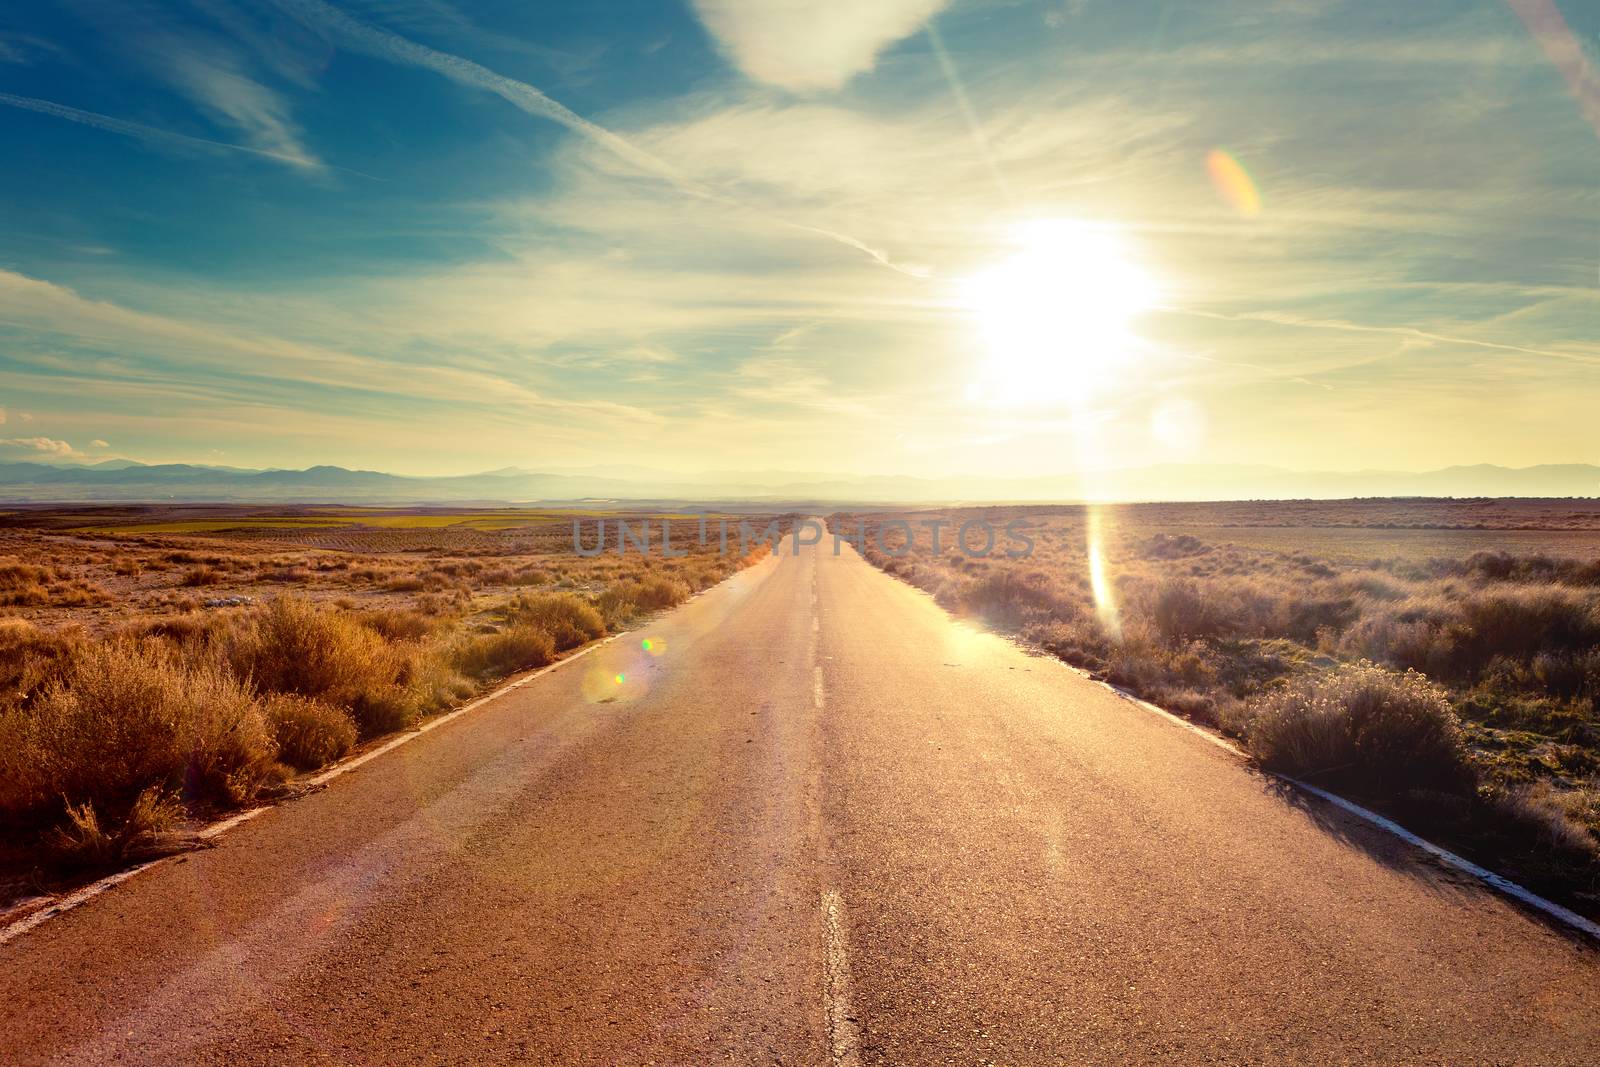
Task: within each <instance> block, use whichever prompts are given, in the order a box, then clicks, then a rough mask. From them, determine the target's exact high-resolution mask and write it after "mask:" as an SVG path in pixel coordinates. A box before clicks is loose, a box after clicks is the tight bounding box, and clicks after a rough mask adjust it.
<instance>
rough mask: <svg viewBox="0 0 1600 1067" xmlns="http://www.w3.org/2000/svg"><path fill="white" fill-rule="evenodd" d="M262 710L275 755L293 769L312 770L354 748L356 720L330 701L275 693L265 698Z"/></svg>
mask: <svg viewBox="0 0 1600 1067" xmlns="http://www.w3.org/2000/svg"><path fill="white" fill-rule="evenodd" d="M263 714H264V715H265V716H266V720H267V726H268V728H269V729H270V730H271V731H272V738H273V740H274V741H275V742H276V743H277V746H278V758H279V759H280V760H282V761H283V762H284V763H287V764H288V765H289V766H291V767H293V768H295V769H296V770H302V771H308V770H314V769H316V768H318V767H322V766H324V765H326V764H329V763H332V762H333V761H334V760H336V759H339V758H340V757H341V756H344V755H346V754H347V753H349V751H350V750H351V749H353V748H355V745H356V724H355V721H354V720H352V719H351V718H350V716H349V715H347V714H346V713H345V712H344V711H342V710H340V709H339V708H337V707H334V706H333V705H332V704H327V703H324V702H323V701H320V700H313V699H311V698H309V697H303V696H297V695H295V694H292V693H275V694H273V695H272V696H270V697H268V698H267V700H266V701H265V703H264V705H263Z"/></svg>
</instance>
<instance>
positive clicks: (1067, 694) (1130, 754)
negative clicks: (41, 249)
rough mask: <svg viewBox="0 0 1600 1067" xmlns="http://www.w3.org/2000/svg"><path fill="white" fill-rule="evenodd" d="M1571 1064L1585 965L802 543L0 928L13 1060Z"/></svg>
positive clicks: (1227, 761)
mask: <svg viewBox="0 0 1600 1067" xmlns="http://www.w3.org/2000/svg"><path fill="white" fill-rule="evenodd" d="M645 637H649V638H650V639H651V645H652V647H651V650H650V651H649V652H646V651H645V650H644V649H643V648H642V647H641V640H642V639H643V638H645ZM619 676H620V681H619ZM1597 1049H1600V952H1597V951H1596V950H1595V949H1593V948H1590V947H1587V946H1585V945H1583V944H1581V943H1579V942H1576V941H1574V940H1572V939H1570V938H1568V937H1567V936H1565V935H1563V934H1560V933H1557V932H1555V931H1553V930H1551V929H1549V928H1547V927H1546V926H1544V925H1542V924H1541V923H1539V922H1537V921H1535V920H1534V919H1531V918H1529V917H1528V916H1526V915H1524V914H1523V913H1522V912H1520V911H1519V910H1517V909H1516V908H1515V907H1513V906H1512V905H1510V904H1508V903H1506V902H1505V901H1503V900H1501V899H1500V898H1498V897H1496V896H1494V895H1492V894H1490V893H1488V892H1486V891H1484V890H1482V889H1480V888H1479V887H1477V886H1476V885H1473V884H1469V883H1466V882H1464V881H1463V880H1461V879H1459V878H1457V877H1455V876H1453V875H1450V874H1448V873H1447V872H1445V871H1443V870H1441V869H1439V868H1436V867H1434V866H1431V865H1430V864H1428V863H1427V862H1424V861H1423V860H1422V859H1421V858H1420V857H1419V856H1418V855H1417V854H1415V853H1414V852H1413V851H1412V850H1410V849H1409V848H1407V847H1405V846H1403V845H1401V844H1399V843H1398V842H1396V841H1394V840H1393V839H1390V838H1387V837H1385V836H1383V835H1382V834H1380V833H1379V832H1377V831H1374V830H1370V829H1369V828H1367V827H1366V826H1365V825H1364V824H1361V823H1357V822H1354V821H1351V820H1349V819H1348V818H1347V817H1344V816H1342V815H1340V814H1339V813H1337V812H1335V811H1333V810H1331V809H1329V808H1328V807H1327V806H1326V805H1323V804H1321V803H1319V802H1311V801H1306V800H1303V799H1299V798H1296V797H1293V796H1284V795H1282V794H1281V793H1280V792H1279V791H1278V790H1277V789H1276V788H1275V787H1274V786H1273V785H1272V784H1271V783H1270V782H1269V781H1267V780H1265V779H1263V778H1261V777H1259V776H1257V775H1254V774H1252V773H1251V772H1250V771H1248V770H1247V769H1246V768H1244V767H1243V766H1241V765H1240V763H1239V762H1238V760H1237V759H1235V758H1234V757H1232V756H1231V755H1229V754H1228V753H1226V752H1223V751H1221V750H1219V749H1217V748H1216V747H1214V746H1212V745H1210V744H1208V743H1207V742H1206V741H1205V740H1204V739H1203V738H1200V737H1198V736H1196V735H1195V734H1193V733H1192V732H1189V731H1187V730H1184V729H1182V728H1180V727H1177V726H1175V725H1173V724H1172V723H1171V722H1168V721H1166V720H1164V719H1161V718H1158V717H1156V716H1154V715H1152V714H1150V713H1149V712H1147V711H1144V710H1141V709H1139V708H1137V707H1135V706H1134V705H1132V704H1130V703H1129V702H1127V701H1124V700H1122V699H1121V698H1119V697H1117V696H1115V695H1114V694H1112V693H1109V692H1107V691H1106V690H1104V689H1103V688H1101V687H1099V686H1097V685H1095V684H1093V683H1091V682H1088V681H1086V680H1084V679H1081V678H1079V677H1078V676H1076V675H1074V674H1073V673H1072V672H1071V671H1069V670H1067V669H1066V668H1065V667H1063V666H1062V665H1060V664H1058V663H1055V662H1052V661H1047V660H1042V659H1037V658H1033V657H1029V656H1027V655H1024V654H1023V653H1021V652H1019V651H1017V650H1016V649H1014V648H1013V647H1012V646H1010V645H1008V644H1007V643H1005V642H1004V641H1001V640H999V639H997V638H993V637H990V636H987V635H983V634H980V633H977V632H975V631H973V630H972V629H970V628H968V627H966V626H963V625H961V624H958V623H955V622H952V621H951V620H950V619H949V618H948V617H947V616H946V615H945V614H944V613H943V612H942V611H941V610H940V609H939V608H937V607H936V606H935V605H934V604H933V603H932V602H931V601H930V600H929V599H928V598H926V597H925V596H923V595H922V594H920V593H918V592H916V591H914V590H912V589H910V588H909V587H907V586H904V585H902V584H900V583H897V582H895V581H893V580H892V579H890V578H888V577H886V576H884V575H883V574H881V573H879V572H878V571H876V570H874V569H873V568H871V567H870V566H868V565H867V564H866V563H864V562H863V561H862V560H860V559H859V558H858V557H857V556H856V555H855V554H854V553H853V551H852V550H850V549H849V548H846V549H845V550H844V554H842V555H840V556H837V557H836V556H834V555H832V554H831V552H830V551H829V550H828V546H827V545H826V544H824V546H823V547H822V548H821V549H815V550H806V551H805V552H803V553H802V554H801V555H800V556H798V557H795V556H791V555H789V554H787V552H786V553H785V554H784V555H782V556H781V557H779V558H777V559H772V560H768V561H766V562H764V563H763V564H761V565H759V566H758V567H756V568H754V569H752V570H750V571H747V572H744V573H743V574H740V575H738V576H737V577H735V578H733V579H732V580H730V581H729V582H727V583H725V584H724V585H722V586H720V587H718V588H716V589H715V590H712V591H711V592H709V593H707V594H705V595H704V596H702V597H700V598H698V599H696V600H694V601H692V602H691V603H689V604H688V605H686V606H684V607H683V608H680V609H679V610H677V611H675V612H673V613H671V614H669V615H667V616H665V617H663V618H661V619H659V620H657V621H656V622H655V623H654V624H653V625H651V626H649V627H647V628H646V629H645V630H642V631H640V632H639V633H637V634H633V635H629V636H627V637H625V638H622V639H619V640H618V641H615V642H613V643H611V644H608V645H606V646H604V647H602V648H600V649H597V650H596V651H594V652H593V653H592V654H590V655H588V656H586V657H584V658H583V659H580V660H578V661H576V662H574V663H571V664H568V665H566V666H564V667H562V668H560V669H558V670H556V671H553V672H551V673H549V674H547V675H545V676H543V677H541V678H538V679H536V680H535V681H533V682H531V683H530V684H528V685H527V686H525V687H523V688H521V689H519V690H516V691H514V692H512V693H510V694H507V695H506V696H504V697H502V698H500V699H498V700H496V701H494V702H492V703H490V704H488V705H485V706H484V707H482V708H480V709H478V710H476V711H474V712H471V713H470V714H468V715H464V716H462V717H460V718H458V719H456V720H455V721H453V722H450V723H448V724H446V725H444V726H442V727H440V728H439V729H437V730H434V731H432V732H430V733H428V734H426V735H424V736H422V737H420V738H418V739H417V740H415V741H414V742H412V743H410V744H408V745H405V746H403V747H401V748H399V749H397V750H395V751H393V752H391V753H388V754H386V755H384V756H382V757H380V758H378V759H375V760H373V761H371V762H369V763H367V764H365V765H364V766H362V767H360V768H358V769H356V770H354V771H352V772H351V773H349V774H347V775H345V776H343V777H340V778H338V779H336V780H334V781H333V782H331V783H330V784H329V785H328V787H327V788H326V789H325V790H323V791H321V792H318V793H315V794H313V795H310V796H307V797H304V798H302V799H299V800H296V801H293V802H290V803H286V804H283V805H281V806H279V807H278V808H276V809H274V810H272V811H271V812H269V813H267V814H265V815H263V816H262V817H260V818H258V819H256V820H254V821H253V822H249V823H246V824H244V825H242V826H240V827H238V828H236V829H234V830H232V831H230V832H229V833H227V834H226V835H224V836H222V837H221V838H220V839H219V844H218V847H216V848H213V849H209V850H206V851H202V852H197V853H193V854H190V855H188V856H187V857H185V858H184V859H182V860H181V861H179V862H168V863H166V864H164V865H162V866H159V867H156V868H154V869H152V870H150V871H147V872H145V873H143V874H140V875H139V876H137V877H135V878H133V879H131V880H130V881H128V882H126V883H124V884H122V885H120V886H118V887H116V888H115V889H112V890H111V891H109V892H107V893H104V894H102V895H100V896H98V897H96V898H95V899H93V900H91V901H90V902H88V903H86V904H84V905H83V906H81V907H79V908H77V909H75V910H72V911H70V912H67V913H65V914H64V915H62V916H60V917H58V918H56V919H52V920H51V921H49V922H47V923H45V924H43V925H42V926H40V927H38V928H36V929H35V930H33V931H32V932H30V933H28V934H26V935H25V936H23V937H21V938H18V939H16V940H14V941H12V942H10V943H9V944H6V945H4V946H0V1062H3V1063H6V1064H29V1063H41V1062H51V1063H56V1062H59V1063H81V1064H109V1063H162V1064H168V1063H223V1062H226V1063H229V1064H254V1063H372V1064H403V1063H427V1064H445V1063H477V1062H518V1063H561V1064H567V1063H595V1064H634V1063H682V1064H707V1063H719V1062H728V1063H739V1064H766V1063H786V1064H787V1063H793V1064H810V1063H815V1064H827V1063H897V1064H921V1063H959V1064H984V1063H997V1064H1020V1063H1128V1062H1174V1063H1282V1062H1314V1063H1317V1064H1319V1065H1326V1064H1337V1063H1374V1062H1407V1063H1448V1064H1468V1063H1500V1064H1534V1063H1573V1064H1577V1063H1593V1062H1595V1059H1596V1050H1597Z"/></svg>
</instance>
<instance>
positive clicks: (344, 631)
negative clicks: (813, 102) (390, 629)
mask: <svg viewBox="0 0 1600 1067" xmlns="http://www.w3.org/2000/svg"><path fill="white" fill-rule="evenodd" d="M227 655H228V660H229V662H230V663H231V664H232V665H233V669H234V671H235V672H236V673H237V674H238V675H239V676H240V677H241V678H248V679H250V680H251V682H252V683H254V685H255V686H256V687H257V688H258V689H259V690H260V691H262V692H264V693H294V694H298V695H299V696H303V697H312V698H314V699H318V700H324V701H327V702H328V703H331V704H335V705H337V706H339V707H343V708H348V709H349V711H350V714H351V715H352V716H353V717H354V718H355V721H356V724H357V726H359V727H360V729H361V733H362V736H364V737H373V736H376V735H377V734H381V733H387V732H389V731H391V730H398V729H401V728H403V727H405V726H408V725H410V724H411V722H412V721H413V720H414V719H415V718H416V713H415V709H414V708H412V707H411V706H410V705H409V702H408V701H407V700H406V699H405V692H404V690H403V688H402V686H403V683H404V682H405V680H406V675H407V672H408V670H409V663H408V661H407V658H406V656H405V655H404V654H402V653H401V652H399V651H398V650H396V649H394V648H392V647H391V646H390V645H389V644H388V643H386V642H385V641H384V640H383V638H381V637H379V636H378V635H377V634H376V633H374V632H373V631H372V630H370V629H368V628H367V627H365V626H363V625H361V623H360V622H358V621H357V620H356V619H355V618H353V617H351V616H349V615H346V614H343V613H340V612H335V611H326V610H319V609H318V608H317V607H316V605H314V604H312V603H311V602H310V601H308V600H304V599H301V598H299V597H294V596H280V597H277V598H276V599H274V600H272V601H271V602H269V603H268V604H267V605H266V607H265V608H263V609H262V610H261V611H259V612H257V613H256V614H254V615H253V616H251V617H250V618H249V619H248V621H247V624H246V625H245V626H243V627H241V628H240V629H239V630H238V631H237V632H235V633H234V634H233V635H232V636H231V640H230V641H229V647H228V649H227Z"/></svg>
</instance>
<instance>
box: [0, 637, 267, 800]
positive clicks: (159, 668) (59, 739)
mask: <svg viewBox="0 0 1600 1067" xmlns="http://www.w3.org/2000/svg"><path fill="white" fill-rule="evenodd" d="M276 756H277V748H276V746H275V745H274V744H273V741H272V737H271V735H270V734H269V733H268V731H267V728H266V723H265V720H264V719H263V717H262V715H261V709H260V707H259V706H258V705H257V703H256V701H255V700H254V698H253V697H252V695H251V693H250V691H249V690H248V689H247V688H246V687H245V686H244V685H242V684H241V683H240V682H239V681H238V680H237V679H235V678H234V677H233V676H232V675H230V674H229V673H228V672H227V671H226V670H224V669H222V668H221V667H220V666H218V665H216V664H213V663H198V664H186V663H183V662H181V661H179V660H178V659H177V658H176V657H175V656H174V655H173V654H172V653H171V652H170V651H169V650H167V649H165V648H163V647H161V646H160V645H158V644H154V643H151V642H133V641H128V640H115V641H110V642H107V643H104V644H92V645H86V646H84V647H83V648H82V649H81V650H79V652H78V653H77V654H76V655H75V656H74V657H73V659H72V661H71V663H70V665H69V666H68V667H67V669H66V670H65V671H64V672H63V673H62V675H61V676H60V677H58V678H56V679H54V680H52V681H50V682H49V683H47V684H46V686H45V688H44V690H43V691H42V692H41V693H40V694H39V697H38V699H37V700H35V701H33V702H32V704H31V706H29V707H28V708H26V709H23V708H13V709H11V710H9V711H7V712H5V713H3V714H0V772H3V773H0V818H4V819H5V820H6V821H8V822H13V823H21V824H29V823H38V822H40V821H48V819H49V818H50V817H52V816H54V815H57V814H59V813H60V803H61V800H62V798H63V797H64V798H65V799H66V800H67V802H69V803H74V804H85V803H87V804H90V805H92V806H93V808H94V809H95V811H97V812H99V813H100V814H101V815H108V814H109V815H111V816H114V817H116V818H118V819H120V818H121V817H122V816H124V815H126V813H127V812H129V811H130V810H132V807H133V805H134V802H135V801H136V800H137V799H138V797H139V796H140V794H142V793H144V792H145V791H146V790H148V789H149V788H151V787H152V786H162V787H164V788H167V789H171V790H182V792H183V795H184V796H185V797H187V798H188V799H189V800H191V801H193V802H197V803H201V804H238V803H240V802H242V801H244V800H246V799H248V798H249V797H251V796H253V795H254V794H255V792H256V790H257V789H258V788H259V787H260V786H261V785H262V784H263V783H264V782H265V781H267V780H268V779H269V778H270V777H271V775H272V772H273V766H274V763H275V760H276Z"/></svg>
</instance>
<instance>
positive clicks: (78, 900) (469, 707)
mask: <svg viewBox="0 0 1600 1067" xmlns="http://www.w3.org/2000/svg"><path fill="white" fill-rule="evenodd" d="M702 592H704V590H702ZM699 595H700V594H699V593H696V594H695V597H698V596H699ZM695 597H690V598H689V599H690V600H693V599H694V598H695ZM686 603H687V602H686ZM631 632H632V631H631V630H624V631H623V632H622V633H617V634H612V635H611V636H610V637H603V638H601V639H600V640H598V641H596V642H594V643H593V644H591V645H587V646H585V647H584V648H581V649H579V650H578V651H576V652H574V653H572V655H570V656H567V657H565V658H563V659H559V660H557V661H556V662H554V663H552V664H550V665H549V666H547V667H540V668H539V669H538V670H536V671H532V672H530V673H528V674H525V675H523V676H522V677H521V678H518V679H516V680H515V681H512V682H507V683H506V684H505V685H502V686H501V687H500V688H498V689H496V690H494V691H493V692H490V693H486V694H484V695H483V696H481V697H478V698H477V699H475V700H470V701H468V702H467V703H465V704H463V705H461V706H460V707H459V708H457V709H455V710H454V711H451V712H447V713H446V714H444V715H439V716H436V717H434V718H432V719H428V720H426V721H425V722H423V723H422V724H421V725H420V726H418V727H417V728H416V729H415V730H409V731H407V732H406V733H403V734H400V735H399V736H397V737H393V738H390V739H389V740H388V741H385V742H384V743H383V744H381V745H379V746H378V747H377V748H374V749H371V750H369V751H367V752H363V753H362V754H361V755H359V756H355V757H352V758H351V759H347V760H344V761H343V762H341V763H336V764H334V765H333V766H332V767H329V768H328V769H327V770H325V771H323V772H322V773H320V774H317V775H315V776H313V777H311V778H307V779H305V781H304V783H302V784H304V785H307V786H320V785H325V784H327V783H328V782H331V781H332V780H333V779H335V778H337V777H339V776H340V775H342V774H348V773H349V772H351V771H353V770H355V769H356V768H357V767H360V766H361V765H362V764H364V763H367V762H369V761H371V760H375V759H377V758H378V757H379V756H382V755H384V754H385V753H387V752H392V751H394V750H395V749H397V748H399V747H400V746H401V745H404V744H408V743H410V742H412V741H415V740H416V739H417V738H419V737H421V736H422V735H423V734H426V733H428V732H429V731H431V730H437V729H438V728H439V727H441V726H443V725H445V724H446V723H449V722H454V721H455V720H456V719H459V718H460V717H461V716H463V715H465V714H467V713H468V712H470V711H475V710H477V709H478V708H481V707H482V706H483V705H485V704H487V703H489V701H491V700H498V699H499V698H500V697H503V696H505V695H506V694H507V693H509V692H511V691H512V690H514V689H521V688H522V687H523V686H525V685H527V684H528V683H529V682H531V681H533V680H534V679H536V678H542V677H544V676H545V675H547V674H549V673H550V672H551V671H553V670H557V669H559V668H561V667H565V666H566V665H567V664H569V663H571V662H573V661H574V660H579V659H582V658H583V657H584V656H587V655H588V654H589V653H591V652H593V651H595V650H596V649H598V648H600V647H602V646H604V645H609V644H610V643H611V642H613V641H615V640H616V639H617V638H619V637H623V636H625V635H627V634H629V633H631ZM275 807H277V805H276V804H262V805H260V806H259V807H254V808H247V809H245V810H244V811H241V812H239V813H238V814H236V815H230V816H229V817H228V818H226V819H223V820H221V821H220V822H214V823H210V824H209V825H207V826H205V827H204V828H203V829H201V830H200V831H199V832H198V833H197V834H196V835H195V836H196V837H198V838H200V839H202V840H206V841H209V840H211V839H212V838H215V837H220V836H221V835H222V834H225V833H227V832H228V831H229V830H231V829H233V828H234V827H235V826H238V825H239V824H241V823H247V822H249V821H250V820H251V819H254V818H255V817H256V816H258V815H261V814H263V813H265V812H269V811H271V810H272V809H273V808H275ZM184 855H186V853H182V852H178V853H174V854H173V855H171V856H162V857H161V858H160V859H154V860H150V861H149V862H148V863H141V864H139V865H138V866H137V867H129V868H128V869H127V870H125V871H117V872H116V873H115V874H108V875H106V877H104V878H102V879H100V880H99V881H97V882H90V883H89V884H88V885H86V886H84V887H82V888H81V889H76V890H74V891H73V892H71V893H69V894H67V895H66V896H64V897H62V898H61V899H60V900H58V901H56V902H55V903H54V904H50V905H47V906H45V907H42V908H40V909H39V910H38V911H36V912H34V913H32V914H31V915H25V916H23V917H22V918H20V919H18V920H16V921H15V922H12V923H9V924H7V925H6V926H5V927H3V928H0V945H4V944H6V943H8V942H10V941H12V940H14V939H16V938H19V937H21V936H22V935H23V934H25V933H27V932H28V931H29V930H32V929H33V928H35V927H36V926H39V925H41V924H42V923H44V922H46V921H48V920H50V919H54V918H56V917H57V916H59V915H65V914H66V913H67V912H69V911H71V910H72V909H73V908H76V907H77V906H78V905H80V904H85V903H87V902H88V901H90V900H93V899H94V898H95V897H97V896H99V895H100V894H101V893H104V892H105V891H106V890H108V889H112V888H114V887H116V886H119V885H121V884H122V883H123V882H126V881H127V880H128V879H130V878H132V877H133V876H134V875H137V874H143V873H144V872H145V871H148V870H151V869H153V868H155V867H159V866H161V865H162V864H164V863H170V862H172V861H173V860H175V859H178V858H179V857H181V856H184Z"/></svg>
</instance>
